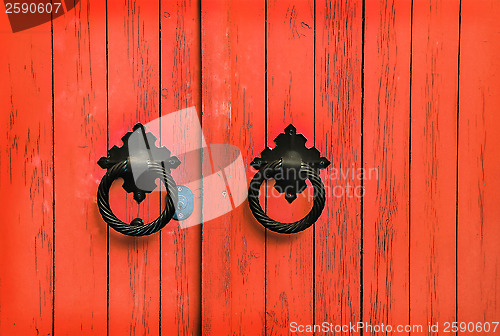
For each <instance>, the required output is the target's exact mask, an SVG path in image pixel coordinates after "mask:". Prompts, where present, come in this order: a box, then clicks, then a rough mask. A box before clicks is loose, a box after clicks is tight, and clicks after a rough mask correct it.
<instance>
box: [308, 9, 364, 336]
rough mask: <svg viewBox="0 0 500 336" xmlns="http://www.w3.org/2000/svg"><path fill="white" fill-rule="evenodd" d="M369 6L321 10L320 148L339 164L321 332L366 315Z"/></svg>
mask: <svg viewBox="0 0 500 336" xmlns="http://www.w3.org/2000/svg"><path fill="white" fill-rule="evenodd" d="M362 5H363V3H362V1H352V2H349V3H348V2H346V1H331V2H330V1H318V2H317V3H316V46H315V48H316V56H315V57H316V69H315V76H316V77H315V81H316V83H315V86H316V94H315V99H316V121H315V125H316V147H317V148H318V149H319V151H320V152H321V154H322V155H324V156H326V157H327V158H328V159H329V160H330V161H331V162H332V163H331V167H330V168H328V169H327V171H326V173H325V174H322V178H323V181H324V183H325V188H326V190H327V203H326V206H325V210H324V212H323V214H322V216H321V217H320V218H319V220H318V221H317V222H316V224H315V226H314V227H315V251H316V252H315V286H314V288H315V301H314V303H315V306H314V311H315V324H319V325H321V323H323V322H329V323H332V324H334V325H344V324H348V323H349V322H351V323H356V322H358V321H359V320H360V313H361V302H360V294H361V293H360V284H361V282H360V281H361V279H360V261H361V254H360V247H361V216H360V214H361V197H362V192H361V191H362V189H361V183H362V181H361V180H360V179H359V178H358V177H359V176H358V171H359V169H360V168H361V167H362V165H361V112H362V111H361V108H362V101H361V99H362V97H361V92H362V87H361V85H362V71H361V70H362V53H363V40H362V33H363V8H362ZM329 331H331V330H329ZM316 334H317V335H321V334H327V335H331V334H332V333H330V332H325V333H321V332H316ZM358 334H359V333H358Z"/></svg>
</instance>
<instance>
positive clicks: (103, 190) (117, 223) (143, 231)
mask: <svg viewBox="0 0 500 336" xmlns="http://www.w3.org/2000/svg"><path fill="white" fill-rule="evenodd" d="M148 168H149V170H150V171H153V172H155V173H157V174H158V176H160V177H162V180H163V181H164V183H166V187H167V202H166V205H165V209H164V210H163V212H162V213H161V214H160V216H158V218H156V219H155V220H154V221H152V222H151V223H149V224H144V221H143V220H142V219H138V218H136V219H134V220H133V221H132V222H131V223H130V224H127V223H124V222H122V221H121V220H120V219H119V218H118V217H116V216H115V214H114V213H113V211H112V210H111V207H110V206H109V189H110V188H111V185H112V184H113V181H114V180H116V179H117V178H119V177H122V176H124V175H125V174H126V173H127V171H128V169H129V162H128V161H122V162H119V163H117V164H116V165H114V166H113V167H111V168H110V169H109V170H108V172H107V173H106V174H105V175H104V177H103V178H102V180H101V183H100V184H99V188H98V189H97V205H98V206H99V212H100V213H101V216H102V218H103V219H104V221H105V222H106V223H108V225H109V226H111V227H112V228H113V229H114V230H116V231H118V232H120V233H122V234H124V235H127V236H145V235H150V234H152V233H155V232H157V231H159V230H161V229H162V228H163V227H164V226H165V225H167V223H168V222H169V221H170V220H171V219H172V217H173V216H174V214H175V211H176V208H175V204H177V185H176V184H175V181H174V179H173V178H172V175H170V174H169V173H167V172H166V170H165V169H164V168H163V166H162V165H161V164H159V163H155V162H149V163H148Z"/></svg>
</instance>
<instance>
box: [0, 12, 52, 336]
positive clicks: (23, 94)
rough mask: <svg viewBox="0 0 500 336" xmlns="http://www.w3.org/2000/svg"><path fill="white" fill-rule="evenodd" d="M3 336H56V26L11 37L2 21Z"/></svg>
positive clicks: (0, 310) (0, 323)
mask: <svg viewBox="0 0 500 336" xmlns="http://www.w3.org/2000/svg"><path fill="white" fill-rule="evenodd" d="M0 36H1V41H2V52H1V53H0V64H1V67H0V72H1V75H0V76H1V78H2V80H1V81H0V82H1V83H0V88H1V90H0V103H1V110H2V113H1V114H0V118H1V119H0V123H1V125H2V126H3V127H4V131H3V132H2V134H1V135H0V172H1V173H0V189H1V191H2V192H1V193H0V204H1V206H2V209H3V210H4V211H3V215H2V222H3V224H2V225H1V226H0V254H1V255H2V258H0V334H1V335H34V334H37V333H40V334H43V335H49V334H51V333H52V305H53V292H52V280H53V278H52V277H53V274H52V260H53V239H52V238H53V151H52V141H53V138H52V121H53V120H52V60H51V53H52V47H51V24H50V22H48V23H45V24H42V25H40V26H37V27H34V28H30V29H28V30H25V31H21V32H17V33H12V30H11V28H10V25H9V22H8V18H7V15H2V17H1V18H0Z"/></svg>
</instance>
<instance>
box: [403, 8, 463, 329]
mask: <svg viewBox="0 0 500 336" xmlns="http://www.w3.org/2000/svg"><path fill="white" fill-rule="evenodd" d="M459 5H460V3H459V1H434V0H433V1H415V2H414V4H413V30H412V36H413V39H412V41H413V45H412V50H413V53H412V55H413V56H412V91H411V96H412V100H411V171H410V175H411V196H410V198H411V219H410V220H411V230H410V306H411V315H410V320H411V322H412V324H414V323H416V324H421V325H424V326H426V325H427V324H428V323H429V322H431V323H432V324H435V323H436V322H440V323H443V322H445V321H455V320H456V316H455V307H456V300H455V293H456V281H455V280H456V279H455V275H456V253H455V252H456V242H455V238H456V230H455V229H456V216H455V215H456V179H457V176H456V167H457V159H456V152H457V127H456V126H457V89H458V71H457V69H458V65H457V63H458V43H459V40H458V39H459V36H458V29H459ZM424 334H431V333H430V332H429V331H428V330H427V329H425V330H424ZM434 334H436V333H434Z"/></svg>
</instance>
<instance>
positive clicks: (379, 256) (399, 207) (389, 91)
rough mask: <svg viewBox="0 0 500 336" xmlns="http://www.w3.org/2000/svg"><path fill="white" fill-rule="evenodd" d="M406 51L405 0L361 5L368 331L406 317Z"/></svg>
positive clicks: (364, 316)
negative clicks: (362, 7)
mask: <svg viewBox="0 0 500 336" xmlns="http://www.w3.org/2000/svg"><path fill="white" fill-rule="evenodd" d="M410 50H411V1H393V0H384V1H380V2H379V1H367V2H366V8H365V49H364V53H365V64H364V68H365V70H364V76H365V77H364V116H363V160H364V162H363V163H364V166H363V167H364V171H365V179H364V186H365V196H364V201H363V288H362V290H363V294H362V295H363V313H362V320H363V322H366V323H368V324H371V325H376V324H381V323H384V324H392V325H398V324H407V323H408V316H409V311H408V309H409V296H408V294H409V283H408V280H409V279H408V271H409V264H408V263H409V256H408V248H409V247H408V245H409V237H408V229H409V228H408V224H409V204H408V201H409V182H408V180H409V131H410V128H409V127H410V125H409V121H410V113H409V112H410ZM364 334H365V335H372V334H373V335H374V334H376V332H375V331H374V330H370V329H368V330H366V329H365V333H364Z"/></svg>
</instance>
